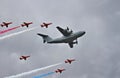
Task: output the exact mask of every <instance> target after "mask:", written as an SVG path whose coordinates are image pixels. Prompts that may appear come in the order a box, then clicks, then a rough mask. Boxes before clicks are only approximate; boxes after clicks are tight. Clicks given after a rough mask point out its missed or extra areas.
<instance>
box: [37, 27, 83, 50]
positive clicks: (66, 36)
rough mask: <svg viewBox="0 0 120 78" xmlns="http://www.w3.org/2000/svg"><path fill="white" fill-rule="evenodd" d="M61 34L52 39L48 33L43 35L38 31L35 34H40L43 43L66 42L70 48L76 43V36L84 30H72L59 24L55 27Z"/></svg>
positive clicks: (80, 35)
mask: <svg viewBox="0 0 120 78" xmlns="http://www.w3.org/2000/svg"><path fill="white" fill-rule="evenodd" d="M56 28H57V29H58V30H59V31H60V32H61V33H62V34H63V36H62V37H60V38H56V39H52V38H51V37H49V36H48V35H44V34H41V33H38V34H37V35H39V36H41V37H42V38H43V43H45V42H47V43H68V44H69V46H70V48H73V44H78V41H77V38H79V37H82V36H83V35H84V34H85V31H78V32H73V31H72V30H69V28H68V27H67V29H63V28H61V27H59V26H57V27H56Z"/></svg>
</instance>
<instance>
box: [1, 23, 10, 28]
mask: <svg viewBox="0 0 120 78" xmlns="http://www.w3.org/2000/svg"><path fill="white" fill-rule="evenodd" d="M9 24H12V22H2V24H0V25H1V27H4V26H6V27H8V25H9Z"/></svg>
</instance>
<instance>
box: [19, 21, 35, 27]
mask: <svg viewBox="0 0 120 78" xmlns="http://www.w3.org/2000/svg"><path fill="white" fill-rule="evenodd" d="M30 24H33V23H32V22H29V23H27V22H23V24H21V26H22V27H24V26H26V27H28V26H29V25H30Z"/></svg>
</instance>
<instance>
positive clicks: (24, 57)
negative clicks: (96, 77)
mask: <svg viewBox="0 0 120 78" xmlns="http://www.w3.org/2000/svg"><path fill="white" fill-rule="evenodd" d="M10 24H12V22H2V24H0V26H1V27H4V26H5V27H8V26H9V25H10ZM30 24H33V22H23V23H22V24H21V26H22V27H24V26H26V27H27V28H28V27H29V25H30ZM51 24H52V23H45V22H43V23H42V24H41V25H40V26H41V27H46V28H48V26H49V25H51ZM21 26H18V27H13V28H11V29H8V30H5V31H2V32H1V33H4V32H7V31H10V30H13V29H16V28H19V27H21ZM59 29H60V28H59ZM61 30H62V29H61ZM67 30H69V29H68V28H67ZM29 57H30V56H26V55H22V56H20V58H19V59H20V60H27V59H28V58H29ZM73 61H75V59H66V60H65V61H64V62H65V63H69V64H71V63H72V62H73ZM65 70H66V69H63V68H61V69H57V70H55V72H56V73H62V72H63V71H65Z"/></svg>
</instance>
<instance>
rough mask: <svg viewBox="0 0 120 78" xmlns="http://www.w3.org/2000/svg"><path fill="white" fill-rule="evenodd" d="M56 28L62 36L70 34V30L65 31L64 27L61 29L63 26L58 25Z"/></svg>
mask: <svg viewBox="0 0 120 78" xmlns="http://www.w3.org/2000/svg"><path fill="white" fill-rule="evenodd" d="M56 28H57V29H58V30H59V31H60V32H61V33H62V34H63V35H64V36H68V35H70V32H67V30H65V29H63V28H61V27H59V26H57V27H56Z"/></svg>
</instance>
